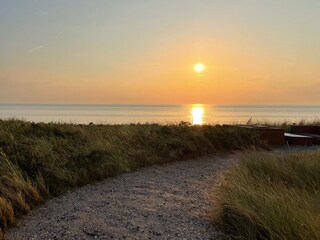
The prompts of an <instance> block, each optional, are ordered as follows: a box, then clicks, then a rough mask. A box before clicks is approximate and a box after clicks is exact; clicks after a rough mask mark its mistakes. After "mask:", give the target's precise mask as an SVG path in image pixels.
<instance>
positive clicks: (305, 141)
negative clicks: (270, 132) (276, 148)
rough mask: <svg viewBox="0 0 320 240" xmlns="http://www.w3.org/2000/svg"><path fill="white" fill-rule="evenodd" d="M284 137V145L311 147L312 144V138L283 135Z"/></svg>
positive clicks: (289, 134)
mask: <svg viewBox="0 0 320 240" xmlns="http://www.w3.org/2000/svg"><path fill="white" fill-rule="evenodd" d="M284 137H285V141H286V143H287V144H289V145H296V146H312V144H313V140H312V137H309V136H304V135H298V134H292V133H285V134H284Z"/></svg>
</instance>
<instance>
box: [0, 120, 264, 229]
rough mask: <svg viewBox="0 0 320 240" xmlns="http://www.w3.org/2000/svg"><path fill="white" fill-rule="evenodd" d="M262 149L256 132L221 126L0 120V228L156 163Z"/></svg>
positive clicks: (262, 144)
mask: <svg viewBox="0 0 320 240" xmlns="http://www.w3.org/2000/svg"><path fill="white" fill-rule="evenodd" d="M263 146H264V143H262V142H261V141H260V140H259V136H258V135H257V134H255V133H253V132H251V131H247V130H246V129H235V128H224V127H222V126H191V125H190V124H188V123H181V124H177V125H167V126H163V125H157V124H132V125H93V124H89V125H74V124H54V123H49V124H44V123H29V122H24V121H17V120H7V121H4V120H0V228H1V229H2V230H5V229H6V228H7V227H8V226H10V225H12V224H14V223H15V222H16V219H17V218H18V217H19V216H21V215H23V214H26V213H28V212H29V211H30V210H31V209H32V208H33V207H34V206H36V205H38V204H40V203H41V202H43V201H44V200H45V199H47V198H48V197H52V196H58V195H60V194H63V193H64V192H65V191H67V190H68V189H71V188H74V187H77V186H81V185H84V184H88V183H92V182H95V181H98V180H101V179H105V178H108V177H112V176H115V175H117V174H120V173H124V172H129V171H134V170H136V169H138V168H141V167H144V166H149V165H152V164H159V163H165V162H172V161H179V160H184V159H187V158H193V157H198V156H203V155H209V154H214V153H221V152H225V151H230V150H238V149H246V148H250V147H263Z"/></svg>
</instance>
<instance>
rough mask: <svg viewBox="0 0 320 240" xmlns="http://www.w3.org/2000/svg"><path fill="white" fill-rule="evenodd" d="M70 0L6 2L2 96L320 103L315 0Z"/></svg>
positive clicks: (0, 73) (61, 99)
mask: <svg viewBox="0 0 320 240" xmlns="http://www.w3.org/2000/svg"><path fill="white" fill-rule="evenodd" d="M18 2H19V1H18ZM72 2H73V0H72V1H70V3H69V4H62V3H58V2H56V3H53V2H50V1H41V2H40V1H34V2H32V1H28V3H26V2H23V1H21V4H23V5H24V6H23V7H21V6H20V8H18V6H17V3H5V4H3V6H2V7H3V8H2V9H3V10H2V11H3V12H0V13H2V15H1V16H2V18H3V19H2V20H3V21H0V30H1V32H4V33H6V34H5V37H4V38H1V39H0V50H1V52H2V54H1V56H0V83H1V88H0V101H1V102H44V103H125V104H128V103H129V104H130V103H159V104H161V103H166V104H171V103H173V104H176V103H210V104H319V103H320V98H319V92H320V68H319V63H320V45H319V39H320V28H319V27H318V23H319V21H320V15H319V14H318V10H317V9H319V7H320V3H319V2H317V1H311V0H310V1H298V0H293V1H292V0H290V1H289V0H288V1H281V3H280V2H279V1H268V3H257V1H249V0H245V1H237V2H235V1H230V2H229V1H228V3H222V2H221V1H207V0H199V1H194V0H193V1H192V0H185V1H178V0H177V1H163V2H161V3H160V1H153V0H151V1H147V0H145V1H143V0H139V1H136V2H135V3H133V1H123V2H121V3H119V1H106V2H101V1H90V2H88V1H80V2H81V4H76V2H75V1H74V4H75V5H73V4H71V3H72ZM288 6H290V8H289V7H288ZM198 62H201V63H203V64H204V65H205V66H206V69H205V71H204V72H203V74H201V76H199V74H197V73H195V72H194V71H193V66H194V64H196V63H198Z"/></svg>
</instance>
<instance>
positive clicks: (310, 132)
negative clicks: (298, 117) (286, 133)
mask: <svg viewBox="0 0 320 240" xmlns="http://www.w3.org/2000/svg"><path fill="white" fill-rule="evenodd" d="M291 133H292V134H299V135H304V136H307V137H311V138H312V142H313V144H317V145H320V126H314V125H292V126H291Z"/></svg>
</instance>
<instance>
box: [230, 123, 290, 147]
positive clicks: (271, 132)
mask: <svg viewBox="0 0 320 240" xmlns="http://www.w3.org/2000/svg"><path fill="white" fill-rule="evenodd" d="M224 126H232V127H239V128H246V129H250V130H252V131H257V132H259V133H260V137H261V140H263V141H265V142H267V143H268V144H270V145H272V146H284V144H285V138H284V129H282V128H275V127H268V126H262V125H224Z"/></svg>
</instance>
